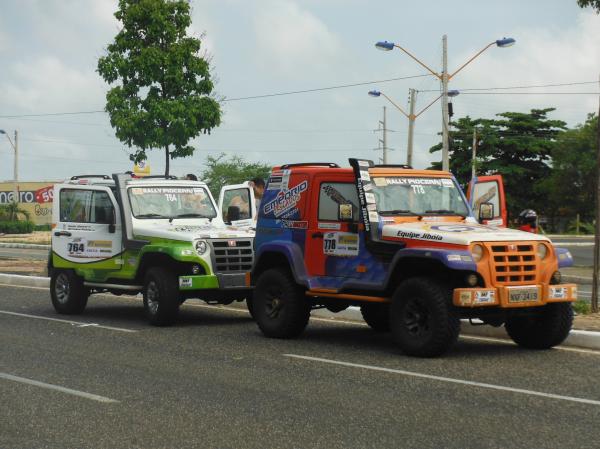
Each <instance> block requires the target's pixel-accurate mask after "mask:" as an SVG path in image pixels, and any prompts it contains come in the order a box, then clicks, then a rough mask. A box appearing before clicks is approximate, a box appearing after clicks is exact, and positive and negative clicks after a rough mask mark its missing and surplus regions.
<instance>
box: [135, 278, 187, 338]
mask: <svg viewBox="0 0 600 449" xmlns="http://www.w3.org/2000/svg"><path fill="white" fill-rule="evenodd" d="M143 295H144V311H145V312H146V317H147V318H148V321H149V322H150V324H152V325H153V326H169V325H171V324H173V323H174V322H175V320H176V319H177V313H178V312H179V306H180V304H181V298H180V294H179V282H178V279H177V276H176V275H175V274H174V273H173V272H171V271H170V270H168V269H166V268H162V267H152V268H150V269H149V270H148V271H147V272H146V276H145V278H144V290H143Z"/></svg>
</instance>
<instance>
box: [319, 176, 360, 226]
mask: <svg viewBox="0 0 600 449" xmlns="http://www.w3.org/2000/svg"><path fill="white" fill-rule="evenodd" d="M347 203H350V204H352V216H353V219H354V221H355V222H358V193H357V191H356V186H355V185H354V184H352V183H345V182H344V183H342V182H323V183H321V189H320V190H319V220H329V221H338V210H339V207H338V206H339V205H340V204H347Z"/></svg>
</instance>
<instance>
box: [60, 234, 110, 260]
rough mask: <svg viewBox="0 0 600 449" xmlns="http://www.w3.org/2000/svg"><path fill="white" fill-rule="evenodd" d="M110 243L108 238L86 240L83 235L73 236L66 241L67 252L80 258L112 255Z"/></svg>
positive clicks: (97, 257) (100, 257)
mask: <svg viewBox="0 0 600 449" xmlns="http://www.w3.org/2000/svg"><path fill="white" fill-rule="evenodd" d="M112 243H113V242H112V241H110V240H87V239H85V238H83V237H75V238H73V239H71V240H70V241H69V242H67V254H68V255H69V256H70V257H75V258H81V259H85V258H90V259H102V258H109V257H111V255H112Z"/></svg>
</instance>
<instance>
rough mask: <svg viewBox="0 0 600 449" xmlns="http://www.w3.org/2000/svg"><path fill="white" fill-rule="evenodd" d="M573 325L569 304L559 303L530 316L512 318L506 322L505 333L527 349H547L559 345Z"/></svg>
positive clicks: (571, 310)
mask: <svg viewBox="0 0 600 449" xmlns="http://www.w3.org/2000/svg"><path fill="white" fill-rule="evenodd" d="M572 325H573V308H572V307H571V303H568V302H559V303H552V304H548V305H546V306H544V307H541V308H540V310H539V312H538V313H537V314H535V315H532V316H514V317H509V318H507V320H506V324H505V327H506V332H508V335H509V336H510V338H512V340H513V341H514V342H515V343H516V344H518V345H519V346H522V347H524V348H528V349H549V348H552V347H553V346H556V345H559V344H561V343H562V342H563V341H564V340H565V339H566V338H567V336H568V335H569V332H570V331H571V326H572Z"/></svg>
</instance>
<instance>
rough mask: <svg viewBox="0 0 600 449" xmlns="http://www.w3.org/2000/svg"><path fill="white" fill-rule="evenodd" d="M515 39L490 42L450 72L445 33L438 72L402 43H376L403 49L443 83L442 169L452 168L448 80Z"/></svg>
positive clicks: (386, 48) (380, 45) (509, 38)
mask: <svg viewBox="0 0 600 449" xmlns="http://www.w3.org/2000/svg"><path fill="white" fill-rule="evenodd" d="M515 42H516V41H515V40H514V39H513V38H511V37H505V38H502V39H498V40H495V41H494V42H490V43H489V44H488V45H486V46H485V47H484V48H483V49H481V50H480V51H479V52H477V53H476V54H475V55H474V56H473V57H471V58H470V59H469V60H468V61H467V62H465V63H464V64H463V65H461V66H460V67H459V68H458V69H457V70H456V71H455V72H454V73H452V74H450V73H448V49H447V37H446V35H444V36H443V37H442V47H443V55H442V73H441V74H440V73H437V72H436V71H435V70H433V69H431V68H430V67H428V66H427V65H426V64H424V63H423V62H422V61H420V60H419V59H418V58H417V57H416V56H414V55H413V54H411V53H410V52H409V51H408V50H406V49H404V48H402V47H401V46H400V45H398V44H395V43H393V42H388V41H380V42H377V43H376V44H375V47H376V48H377V49H379V50H384V51H390V50H393V49H394V47H395V48H398V49H400V50H402V51H403V52H404V53H406V54H407V55H408V56H410V57H411V58H412V59H414V60H415V61H416V62H417V63H418V64H419V65H421V66H422V67H424V68H425V69H427V71H429V73H431V74H432V75H434V76H435V77H437V78H438V79H439V80H440V82H441V83H442V95H441V97H442V169H443V170H449V169H450V160H449V145H448V122H449V120H448V82H449V81H450V80H451V79H452V78H453V77H454V76H455V75H456V74H457V73H458V72H460V71H461V70H462V69H464V68H465V66H467V65H468V64H469V63H470V62H471V61H473V60H474V59H475V58H477V56H479V55H480V54H481V53H483V52H484V51H486V50H487V49H488V48H490V47H491V46H492V45H496V46H497V47H500V48H506V47H510V46H511V45H514V44H515Z"/></svg>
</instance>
